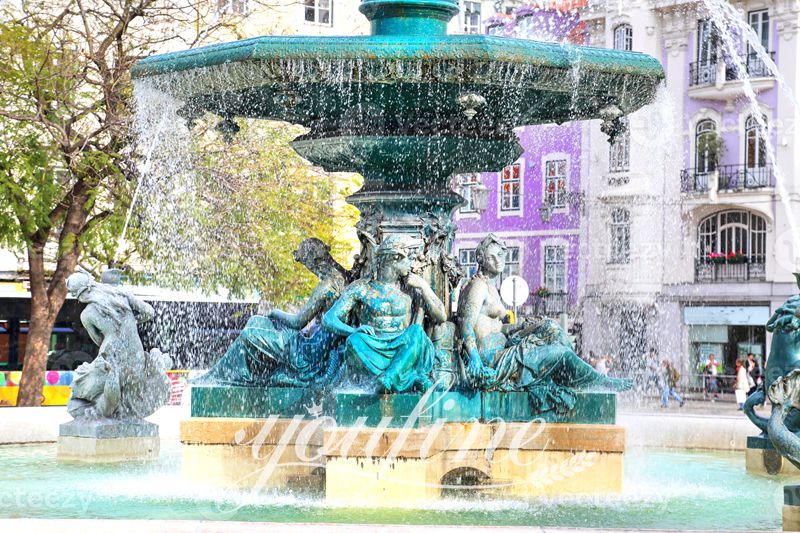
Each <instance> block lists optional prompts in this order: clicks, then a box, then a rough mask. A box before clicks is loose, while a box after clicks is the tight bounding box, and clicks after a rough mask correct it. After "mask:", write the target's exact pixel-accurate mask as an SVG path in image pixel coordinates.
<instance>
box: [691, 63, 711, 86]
mask: <svg viewBox="0 0 800 533" xmlns="http://www.w3.org/2000/svg"><path fill="white" fill-rule="evenodd" d="M716 82H717V62H716V61H695V62H694V63H689V86H694V85H706V84H713V83H716Z"/></svg>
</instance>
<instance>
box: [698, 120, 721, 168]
mask: <svg viewBox="0 0 800 533" xmlns="http://www.w3.org/2000/svg"><path fill="white" fill-rule="evenodd" d="M717 138H718V137H717V124H716V122H714V121H713V120H711V119H710V118H707V119H704V120H701V121H700V122H698V123H697V126H696V127H695V129H694V146H695V158H694V163H695V164H694V166H695V167H696V169H697V170H696V172H697V174H707V173H709V172H714V171H715V170H716V169H717V156H718V152H719V146H718V145H717Z"/></svg>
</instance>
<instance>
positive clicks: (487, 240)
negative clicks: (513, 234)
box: [475, 233, 508, 265]
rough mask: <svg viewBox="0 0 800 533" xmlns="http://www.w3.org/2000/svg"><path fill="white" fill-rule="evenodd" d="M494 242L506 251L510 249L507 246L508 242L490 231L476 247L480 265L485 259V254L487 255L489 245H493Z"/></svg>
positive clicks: (476, 255)
mask: <svg viewBox="0 0 800 533" xmlns="http://www.w3.org/2000/svg"><path fill="white" fill-rule="evenodd" d="M493 244H496V245H497V246H499V247H500V249H502V250H503V251H504V252H505V251H506V250H507V249H508V247H507V246H506V243H504V242H503V241H501V240H500V239H499V238H498V237H497V235H495V234H494V233H489V234H488V235H487V236H486V237H484V238H483V240H482V241H481V243H480V244H479V245H478V247H477V248H476V249H475V261H477V263H478V264H479V265H480V264H481V263H482V260H483V258H484V256H485V255H486V250H488V249H489V246H491V245H493Z"/></svg>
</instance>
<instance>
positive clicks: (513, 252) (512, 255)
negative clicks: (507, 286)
mask: <svg viewBox="0 0 800 533" xmlns="http://www.w3.org/2000/svg"><path fill="white" fill-rule="evenodd" d="M519 273H520V268H519V246H509V247H508V248H506V267H505V268H504V269H503V274H502V276H501V279H500V281H501V282H502V280H504V279H506V278H507V277H508V276H519Z"/></svg>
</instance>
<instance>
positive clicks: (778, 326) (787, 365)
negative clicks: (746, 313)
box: [744, 273, 800, 435]
mask: <svg viewBox="0 0 800 533" xmlns="http://www.w3.org/2000/svg"><path fill="white" fill-rule="evenodd" d="M794 276H795V278H796V280H797V286H798V288H800V273H795V275H794ZM767 331H769V332H771V333H772V344H771V345H770V350H769V358H768V359H767V361H768V365H767V368H766V372H765V374H764V378H765V379H764V381H763V382H762V383H761V384H760V385H759V386H758V388H757V389H756V391H755V392H753V394H751V395H750V396H749V397H748V398H747V401H746V402H745V404H744V412H745V414H746V415H747V417H748V418H749V419H750V420H751V421H752V422H753V424H755V425H756V426H757V427H758V428H759V429H760V430H761V431H762V435H766V434H767V433H768V431H767V426H768V424H769V421H770V419H768V418H765V417H763V416H760V415H758V414H757V413H756V412H755V406H756V405H761V404H763V403H764V400H765V398H766V395H767V394H768V392H767V391H769V390H770V389H771V387H772V385H773V384H775V383H776V382H777V381H778V380H780V379H782V378H784V377H785V376H788V375H789V374H790V373H792V372H793V371H795V370H798V369H800V295H795V296H792V297H791V298H789V299H788V300H786V302H784V304H783V305H782V306H780V307H779V308H778V309H776V310H775V312H774V313H773V314H772V317H770V319H769V321H768V322H767ZM777 408H778V407H777V406H776V405H775V404H774V403H773V404H772V410H773V413H774V411H775V410H776V409H777ZM785 424H786V427H787V428H788V430H789V431H792V432H797V431H798V430H800V412H798V411H794V412H791V413H786V419H785Z"/></svg>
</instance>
